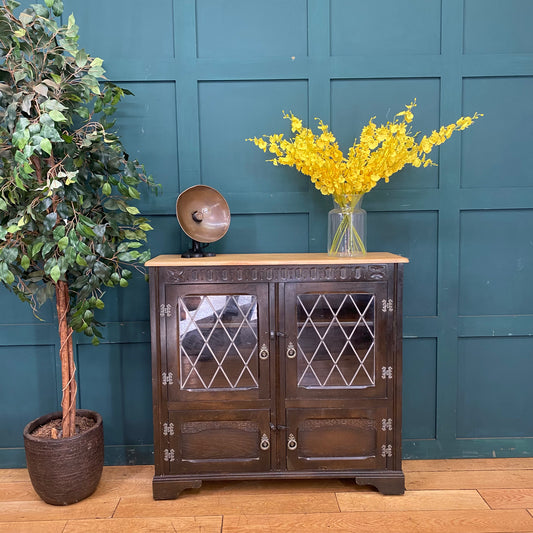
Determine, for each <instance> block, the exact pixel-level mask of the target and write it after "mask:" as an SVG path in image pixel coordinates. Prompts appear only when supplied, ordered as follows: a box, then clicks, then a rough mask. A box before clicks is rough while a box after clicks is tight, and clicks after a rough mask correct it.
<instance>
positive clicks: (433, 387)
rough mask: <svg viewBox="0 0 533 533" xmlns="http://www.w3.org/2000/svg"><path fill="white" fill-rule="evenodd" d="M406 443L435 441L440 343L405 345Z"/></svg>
mask: <svg viewBox="0 0 533 533" xmlns="http://www.w3.org/2000/svg"><path fill="white" fill-rule="evenodd" d="M402 376H403V378H402V379H403V387H402V390H403V406H402V407H403V420H402V437H403V438H404V439H434V438H435V437H436V418H437V415H436V409H437V340H436V339H404V341H403V374H402Z"/></svg>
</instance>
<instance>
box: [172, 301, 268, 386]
mask: <svg viewBox="0 0 533 533" xmlns="http://www.w3.org/2000/svg"><path fill="white" fill-rule="evenodd" d="M178 310H179V316H180V322H179V343H180V357H179V359H180V385H181V388H182V389H188V390H190V389H200V390H201V389H205V390H215V389H233V390H237V389H240V390H242V389H254V388H258V386H259V385H258V358H257V345H258V341H257V298H256V296H254V295H231V294H227V295H221V294H216V295H200V296H198V295H187V296H181V297H180V298H179V299H178Z"/></svg>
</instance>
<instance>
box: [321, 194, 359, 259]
mask: <svg viewBox="0 0 533 533" xmlns="http://www.w3.org/2000/svg"><path fill="white" fill-rule="evenodd" d="M361 196H362V195H352V196H349V195H340V196H334V198H335V202H336V203H337V204H338V205H339V206H340V208H341V210H342V220H341V223H340V224H339V227H338V228H337V229H336V231H335V235H334V236H333V241H332V243H331V246H330V248H329V250H328V253H329V255H338V254H339V253H340V248H341V243H342V242H343V240H344V238H345V236H347V237H348V239H347V240H348V242H347V250H346V252H347V254H348V255H351V254H356V253H361V254H366V248H365V245H364V243H363V240H362V239H361V236H360V235H359V233H358V232H357V230H356V229H355V226H354V225H353V223H352V213H353V209H354V207H355V206H356V205H357V203H358V201H359V200H360V198H361ZM347 198H349V199H350V201H349V202H348V201H347Z"/></svg>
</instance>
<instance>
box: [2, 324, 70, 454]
mask: <svg viewBox="0 0 533 533" xmlns="http://www.w3.org/2000/svg"><path fill="white" fill-rule="evenodd" d="M0 334H1V329H0ZM57 357H58V355H57V354H56V348H55V346H54V345H43V346H41V345H37V346H0V368H1V369H2V371H1V372H0V391H2V394H1V397H2V408H1V409H0V435H1V439H0V440H1V442H2V446H3V447H17V446H24V443H23V439H22V431H23V429H24V426H25V425H26V424H27V423H28V422H31V421H32V420H33V419H35V418H38V417H39V416H42V415H46V414H48V413H52V412H54V411H56V410H57V409H58V407H59V406H58V401H57V398H58V394H60V384H58V383H57V382H56V358H57Z"/></svg>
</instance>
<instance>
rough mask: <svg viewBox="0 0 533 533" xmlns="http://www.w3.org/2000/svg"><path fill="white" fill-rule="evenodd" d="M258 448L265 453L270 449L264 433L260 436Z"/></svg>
mask: <svg viewBox="0 0 533 533" xmlns="http://www.w3.org/2000/svg"><path fill="white" fill-rule="evenodd" d="M259 447H260V448H261V449H262V450H265V451H266V450H268V449H269V448H270V440H269V438H268V436H267V434H266V433H263V435H262V436H261V442H260V443H259Z"/></svg>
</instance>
